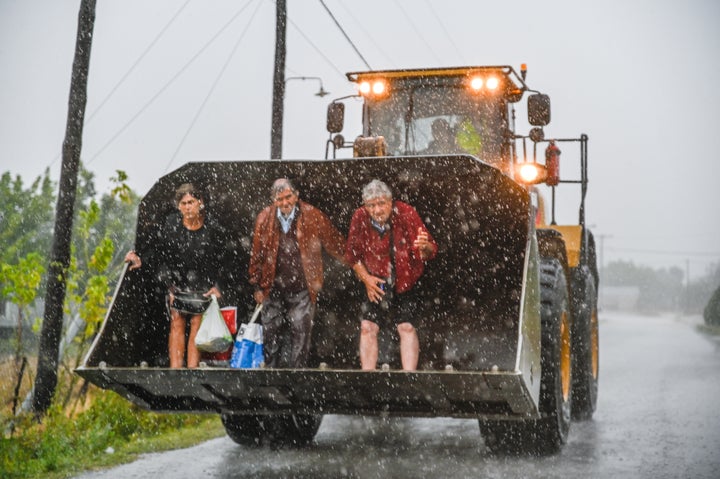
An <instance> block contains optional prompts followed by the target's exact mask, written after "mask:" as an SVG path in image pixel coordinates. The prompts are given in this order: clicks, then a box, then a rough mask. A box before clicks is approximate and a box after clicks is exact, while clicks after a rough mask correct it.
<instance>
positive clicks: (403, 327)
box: [397, 323, 415, 335]
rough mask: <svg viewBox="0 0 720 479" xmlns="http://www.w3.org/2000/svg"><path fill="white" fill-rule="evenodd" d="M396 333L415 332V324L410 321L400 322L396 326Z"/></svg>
mask: <svg viewBox="0 0 720 479" xmlns="http://www.w3.org/2000/svg"><path fill="white" fill-rule="evenodd" d="M397 330H398V333H400V334H402V335H406V334H413V333H415V326H413V325H412V324H410V323H400V324H398V327H397Z"/></svg>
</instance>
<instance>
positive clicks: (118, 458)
mask: <svg viewBox="0 0 720 479" xmlns="http://www.w3.org/2000/svg"><path fill="white" fill-rule="evenodd" d="M218 423H219V421H218V418H217V416H200V415H188V414H157V413H152V412H147V411H144V410H141V409H139V408H137V407H136V406H134V405H132V404H131V403H129V402H128V401H126V400H125V399H123V398H121V397H120V396H118V395H117V394H115V393H113V392H110V391H97V393H96V396H95V400H94V401H93V402H92V405H91V406H90V407H89V408H88V409H86V410H85V411H83V412H82V413H79V414H77V415H76V416H74V417H68V416H67V415H66V414H65V413H64V412H63V410H62V409H61V408H59V407H58V406H57V405H55V406H53V407H52V408H51V409H50V410H49V411H48V413H47V415H46V416H45V418H44V421H43V423H42V424H38V423H37V422H36V421H35V420H34V419H33V418H32V416H30V415H27V416H23V417H20V418H19V419H18V422H17V423H16V424H15V434H14V435H13V436H11V437H0V477H3V478H7V479H16V478H17V479H20V478H31V477H47V475H48V474H52V473H55V474H56V475H58V474H61V473H62V475H63V476H66V475H67V474H69V473H77V472H79V471H82V470H84V469H87V468H90V467H94V466H98V465H108V464H111V463H117V462H122V461H123V460H130V459H132V457H131V456H128V455H127V454H126V453H124V451H125V450H128V451H135V450H136V447H135V446H134V444H135V443H137V442H143V443H144V444H145V446H146V451H147V450H154V449H163V448H167V447H163V446H154V445H153V444H155V441H157V439H158V438H161V437H162V436H163V435H166V434H169V433H173V432H174V431H176V430H178V429H183V428H200V429H205V430H207V432H208V433H209V436H207V435H206V436H202V435H200V436H198V435H195V434H193V435H194V436H196V437H199V438H202V437H204V438H208V437H216V436H218V435H220V434H222V431H221V427H220V426H219V424H218ZM109 447H112V448H113V449H114V451H115V453H114V454H113V455H109V454H107V452H106V450H107V449H108V448H109ZM58 477H59V476H58Z"/></svg>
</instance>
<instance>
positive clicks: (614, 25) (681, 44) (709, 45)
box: [0, 0, 720, 278]
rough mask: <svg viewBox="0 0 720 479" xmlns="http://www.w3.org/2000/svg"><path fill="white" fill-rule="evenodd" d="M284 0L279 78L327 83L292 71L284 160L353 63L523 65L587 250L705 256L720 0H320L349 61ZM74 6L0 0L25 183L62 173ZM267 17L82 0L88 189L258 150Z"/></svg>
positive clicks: (1, 137)
mask: <svg viewBox="0 0 720 479" xmlns="http://www.w3.org/2000/svg"><path fill="white" fill-rule="evenodd" d="M287 3H288V16H289V25H288V33H287V35H288V53H287V70H286V76H287V77H293V76H317V77H321V78H322V82H323V86H324V88H325V89H326V90H329V91H330V92H331V95H330V96H327V97H325V98H322V99H321V98H319V97H317V96H314V93H315V92H316V91H317V90H318V87H319V83H318V82H317V81H315V80H308V81H300V80H298V81H292V80H291V81H288V83H287V90H286V104H285V105H286V106H285V123H284V124H285V137H284V146H283V156H284V157H285V158H296V159H305V158H320V157H322V156H323V155H324V148H325V140H326V139H327V133H326V131H325V129H324V128H325V111H326V107H327V104H328V102H329V101H330V100H331V99H332V98H336V97H340V96H344V95H349V94H352V93H354V90H353V88H352V85H351V84H350V83H348V82H347V81H346V79H345V76H344V73H345V72H348V71H359V70H366V69H367V66H366V64H365V61H367V63H368V64H369V65H370V67H371V68H372V69H391V68H392V69H394V68H420V67H433V66H456V65H500V64H502V65H505V64H507V65H511V66H513V67H515V68H516V69H518V70H519V67H520V64H521V63H527V64H528V70H529V71H528V83H529V84H530V85H531V87H533V88H534V89H537V90H540V91H542V92H544V93H547V94H549V95H550V97H551V99H552V118H553V120H552V123H551V124H550V125H549V126H548V127H546V129H545V131H546V137H562V138H567V137H573V136H578V135H579V134H580V133H586V134H588V135H589V137H590V143H589V169H590V187H589V193H588V203H587V222H588V224H590V225H593V229H594V231H595V234H596V235H597V238H598V239H599V240H600V239H601V240H600V241H599V242H601V243H602V245H603V247H602V256H603V257H602V260H603V262H604V263H606V264H607V263H608V262H610V261H614V260H620V259H622V260H631V261H634V262H635V263H636V264H644V265H648V266H652V267H669V266H677V267H680V268H682V269H683V270H684V271H685V270H688V271H689V273H690V277H691V278H693V277H697V276H700V275H701V274H703V273H705V272H706V270H707V268H708V266H709V265H710V264H712V263H718V262H720V208H719V207H718V205H719V204H720V189H719V188H718V186H717V182H718V178H719V177H720V157H718V153H717V149H718V148H717V146H716V144H715V143H716V140H715V139H716V138H717V135H718V131H719V130H720V121H719V120H718V118H720V93H719V89H718V88H717V86H716V85H715V84H714V82H716V81H718V78H720V29H719V28H718V24H720V2H717V1H716V0H684V1H680V0H678V1H669V0H608V1H604V2H598V1H577V0H567V1H563V0H544V1H536V0H516V1H514V2H511V3H508V2H497V1H495V2H489V1H481V0H462V1H461V0H444V1H428V0H412V1H411V0H365V1H363V2H357V1H350V0H325V4H326V5H327V6H328V8H329V9H330V10H331V11H332V12H333V14H334V15H335V17H336V18H337V20H338V21H339V22H340V24H341V25H342V27H343V28H344V29H345V31H346V33H347V34H348V36H349V37H350V39H351V40H352V41H353V43H354V44H355V46H356V47H357V49H358V50H359V52H360V54H361V55H362V57H363V58H364V59H365V60H363V58H361V57H360V56H359V55H358V54H357V53H356V52H355V50H354V49H353V48H352V46H351V45H350V44H349V43H348V41H347V40H346V39H345V37H344V36H343V35H342V33H341V32H340V30H339V29H338V28H337V26H336V25H335V24H334V22H333V21H332V19H331V18H330V16H329V15H328V13H327V12H326V11H325V9H324V8H323V6H322V4H321V3H320V1H318V0H288V2H287ZM79 5H80V1H79V0H0V81H1V86H2V88H0V112H2V113H1V114H0V171H3V172H4V171H7V170H10V171H11V172H13V173H15V174H19V175H21V176H22V177H23V179H24V180H25V182H26V184H29V183H30V181H31V180H32V179H34V178H35V177H37V176H38V175H41V174H42V172H43V171H44V170H45V168H50V171H51V175H52V177H53V178H55V179H57V178H58V177H59V171H60V161H61V160H60V152H61V146H62V141H63V137H64V133H65V120H66V117H67V100H68V91H69V85H70V72H71V68H72V61H73V53H74V47H75V36H76V32H77V15H78V9H79ZM274 35H275V4H274V2H272V1H270V0H253V1H242V0H190V1H188V0H151V1H147V0H122V1H118V0H97V18H96V23H95V38H94V42H93V46H92V57H91V68H90V76H89V86H88V104H87V120H86V124H85V132H84V137H83V154H82V157H83V161H84V162H85V164H86V166H87V167H88V168H89V169H90V170H92V171H93V172H94V173H95V174H96V179H97V185H98V187H99V189H100V190H101V192H102V191H106V190H107V187H108V183H107V179H108V178H109V177H110V176H113V175H114V173H115V170H117V169H122V170H124V171H126V172H127V173H128V175H129V176H130V181H129V184H130V186H131V187H132V188H133V189H135V190H136V191H137V192H138V193H140V194H144V193H145V192H147V190H148V189H149V188H150V187H151V186H152V184H153V183H154V182H155V181H156V180H157V179H158V178H159V177H160V176H162V175H164V174H165V173H167V172H169V171H172V170H174V169H176V168H178V167H180V166H182V165H183V164H184V163H186V162H188V161H193V160H235V159H266V158H269V152H270V112H271V95H272V72H273V66H272V63H273V51H274ZM347 118H348V121H347V122H346V124H349V123H350V122H351V120H350V119H351V118H352V114H348V116H347ZM346 131H347V130H346ZM358 132H359V128H358V129H357V130H356V131H355V132H353V133H352V135H347V136H348V137H352V136H354V134H355V133H358ZM572 220H576V218H572ZM561 221H562V218H561Z"/></svg>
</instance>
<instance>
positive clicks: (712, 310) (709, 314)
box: [703, 287, 720, 326]
mask: <svg viewBox="0 0 720 479" xmlns="http://www.w3.org/2000/svg"><path fill="white" fill-rule="evenodd" d="M703 319H705V324H707V325H708V326H720V287H718V288H717V289H716V290H715V292H714V293H713V295H712V296H711V297H710V300H709V301H708V303H707V306H705V310H704V311H703Z"/></svg>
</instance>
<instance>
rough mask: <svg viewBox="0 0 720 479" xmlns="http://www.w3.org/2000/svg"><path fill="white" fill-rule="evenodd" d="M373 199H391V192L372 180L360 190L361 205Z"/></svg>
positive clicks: (377, 181)
mask: <svg viewBox="0 0 720 479" xmlns="http://www.w3.org/2000/svg"><path fill="white" fill-rule="evenodd" d="M375 198H391V199H392V191H391V190H390V187H389V186H388V185H386V184H385V183H383V182H382V181H380V180H372V181H371V182H370V183H368V184H367V185H365V187H364V188H363V190H362V200H363V203H365V202H366V201H370V200H373V199H375Z"/></svg>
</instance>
